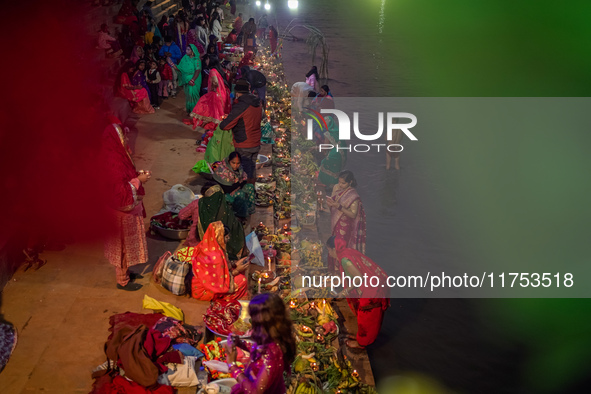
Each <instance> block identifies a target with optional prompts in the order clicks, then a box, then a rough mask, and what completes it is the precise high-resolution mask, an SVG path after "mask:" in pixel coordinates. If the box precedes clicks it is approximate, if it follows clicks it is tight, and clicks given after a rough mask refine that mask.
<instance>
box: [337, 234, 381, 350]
mask: <svg viewBox="0 0 591 394" xmlns="http://www.w3.org/2000/svg"><path fill="white" fill-rule="evenodd" d="M326 246H327V248H328V254H329V256H331V257H333V258H334V259H336V260H337V261H338V262H339V270H340V272H341V273H342V274H344V275H345V276H348V277H350V278H351V279H352V284H355V281H354V280H353V278H355V277H360V278H361V279H363V278H364V275H367V278H368V279H367V281H361V286H349V283H345V284H346V285H347V286H344V287H345V291H346V292H347V293H348V295H350V296H352V297H351V298H349V297H347V302H348V303H349V307H350V308H351V310H352V311H353V313H355V316H357V335H356V337H355V338H356V340H353V339H349V340H347V341H345V344H346V345H347V346H348V347H351V348H354V349H362V348H364V347H366V346H368V345H371V344H372V343H373V342H374V341H375V340H376V338H377V336H378V333H379V332H380V328H381V327H382V320H383V319H384V312H385V311H386V309H388V307H389V306H390V300H389V299H388V294H389V291H388V287H382V286H383V285H384V284H385V283H386V282H387V279H388V276H387V275H386V273H385V272H384V270H383V269H382V268H381V267H380V266H379V265H377V264H376V263H375V262H373V261H372V260H371V259H370V258H369V257H367V256H365V255H364V254H363V253H361V252H359V251H357V250H355V249H351V248H347V246H346V244H345V241H343V240H342V239H338V238H335V237H334V236H332V237H330V238H329V239H328V241H327V242H326ZM372 277H377V278H378V279H379V283H380V284H382V286H380V285H379V284H378V285H377V286H376V287H374V286H371V285H370V283H372V282H373V281H372V280H371V278H372ZM345 282H346V280H345ZM366 282H367V283H366Z"/></svg>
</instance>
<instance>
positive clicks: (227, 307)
mask: <svg viewBox="0 0 591 394" xmlns="http://www.w3.org/2000/svg"><path fill="white" fill-rule="evenodd" d="M241 310H242V305H240V302H238V301H236V300H230V301H214V302H212V303H211V305H210V306H209V308H207V311H206V312H205V315H203V321H204V322H205V324H206V325H207V327H208V328H209V329H210V330H212V331H215V332H216V333H218V334H221V335H228V334H230V333H231V332H232V324H234V322H235V321H236V320H238V317H239V316H240V311H241Z"/></svg>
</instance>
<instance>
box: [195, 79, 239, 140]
mask: <svg viewBox="0 0 591 394" xmlns="http://www.w3.org/2000/svg"><path fill="white" fill-rule="evenodd" d="M230 107H231V105H230V92H229V90H228V88H227V87H226V84H225V83H224V80H223V77H222V76H221V75H220V73H219V72H218V71H217V70H216V69H215V68H211V69H210V70H209V79H208V83H207V93H206V94H204V95H203V96H201V98H200V99H199V101H198V102H197V105H196V106H195V108H193V111H191V115H190V116H191V119H192V120H193V130H195V128H196V127H197V126H201V125H202V127H203V128H204V129H206V130H215V129H216V127H217V125H218V124H219V123H220V122H221V121H222V117H223V116H224V115H226V114H228V113H230V109H231V108H230Z"/></svg>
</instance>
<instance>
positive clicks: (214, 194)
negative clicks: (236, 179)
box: [197, 185, 245, 260]
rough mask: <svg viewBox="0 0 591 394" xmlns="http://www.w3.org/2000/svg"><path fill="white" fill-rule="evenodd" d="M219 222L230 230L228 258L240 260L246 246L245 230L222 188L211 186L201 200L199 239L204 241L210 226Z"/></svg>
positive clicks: (198, 226) (227, 247) (227, 245)
mask: <svg viewBox="0 0 591 394" xmlns="http://www.w3.org/2000/svg"><path fill="white" fill-rule="evenodd" d="M217 221H221V222H222V223H223V224H224V226H226V227H228V228H229V229H230V240H229V241H228V243H227V244H226V250H227V252H228V256H229V257H230V259H231V260H237V259H239V258H240V257H241V255H242V250H243V249H244V245H245V241H244V228H243V227H242V224H241V223H240V222H239V221H238V219H236V216H234V212H233V211H232V208H231V206H230V204H228V202H227V201H226V196H225V194H224V191H223V190H222V188H221V187H220V186H219V185H211V186H210V187H209V188H208V189H207V191H206V192H205V194H204V195H203V197H201V198H200V199H199V223H198V224H197V231H199V238H200V239H203V235H204V234H205V231H207V228H208V227H209V225H210V224H211V223H213V222H217Z"/></svg>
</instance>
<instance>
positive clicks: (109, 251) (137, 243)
mask: <svg viewBox="0 0 591 394" xmlns="http://www.w3.org/2000/svg"><path fill="white" fill-rule="evenodd" d="M112 121H113V124H112V125H110V126H108V127H107V128H106V129H105V132H104V134H103V163H105V165H106V166H107V167H106V174H105V175H106V185H105V188H106V189H105V190H107V192H108V193H109V197H110V206H111V208H113V209H112V213H113V220H114V223H115V232H114V234H111V236H110V237H108V238H107V240H106V243H105V257H106V258H107V259H108V260H109V262H110V263H111V264H112V265H114V266H115V270H116V276H117V288H118V289H122V290H128V291H134V290H138V289H140V288H141V287H142V286H141V285H139V284H137V283H131V282H130V281H132V280H133V279H134V278H135V276H134V275H130V273H129V267H131V266H132V265H136V264H143V263H145V262H147V261H148V247H147V244H146V235H145V230H144V219H143V218H144V217H145V216H146V211H145V210H144V205H143V203H142V200H143V198H144V195H145V194H146V192H145V191H144V187H143V184H144V183H146V182H147V181H148V180H149V179H150V176H151V175H150V174H149V173H145V172H143V171H140V172H139V173H138V172H137V171H136V169H135V164H134V162H133V159H132V158H131V154H130V152H129V148H128V147H127V144H126V142H125V136H124V132H123V127H122V126H121V122H120V121H119V120H116V119H112Z"/></svg>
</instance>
